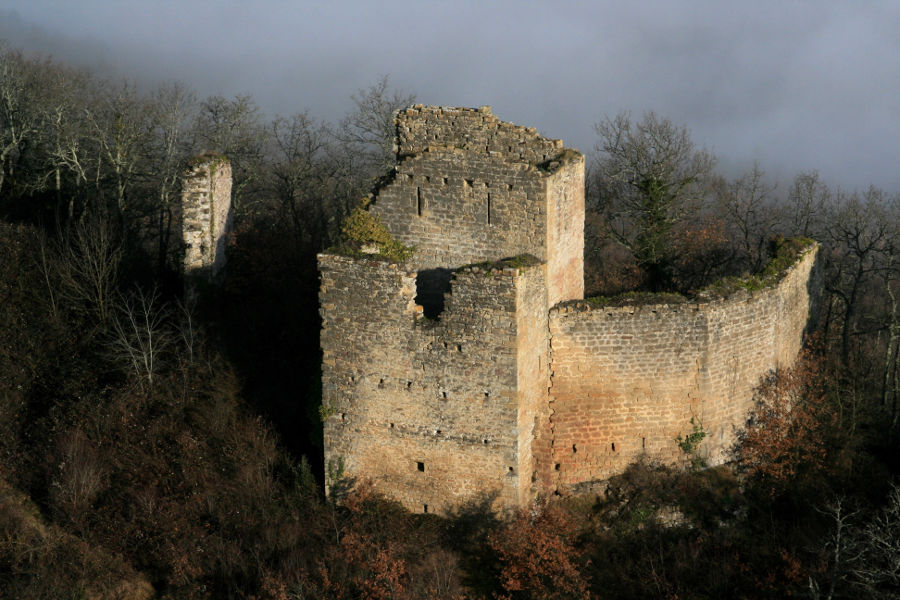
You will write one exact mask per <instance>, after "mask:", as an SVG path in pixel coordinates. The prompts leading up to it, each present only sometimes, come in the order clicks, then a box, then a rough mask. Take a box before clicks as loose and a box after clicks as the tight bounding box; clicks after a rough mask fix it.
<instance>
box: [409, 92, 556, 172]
mask: <svg viewBox="0 0 900 600" xmlns="http://www.w3.org/2000/svg"><path fill="white" fill-rule="evenodd" d="M396 124H397V129H396V131H397V137H396V146H397V154H398V156H400V157H402V156H403V155H406V154H418V153H420V152H424V151H425V150H426V149H427V148H429V147H433V146H444V147H448V148H458V149H460V150H464V151H466V152H467V153H472V154H487V155H490V156H493V157H497V158H501V159H503V160H506V161H507V162H521V163H525V164H531V165H538V164H540V163H543V162H545V161H548V160H551V159H553V158H555V157H556V156H558V155H559V154H560V153H561V152H563V151H564V148H563V143H562V140H554V139H547V138H543V137H541V136H540V135H539V134H538V132H537V130H536V129H535V128H534V127H522V126H519V125H514V124H513V123H506V122H504V121H501V120H500V119H498V118H497V117H495V116H494V115H493V113H491V107H490V106H482V107H481V108H459V107H450V106H421V105H418V106H412V107H410V108H407V109H405V110H401V111H399V112H398V114H397V120H396Z"/></svg>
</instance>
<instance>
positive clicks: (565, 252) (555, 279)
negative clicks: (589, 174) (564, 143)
mask: <svg viewBox="0 0 900 600" xmlns="http://www.w3.org/2000/svg"><path fill="white" fill-rule="evenodd" d="M547 202H548V207H547V240H546V245H547V251H546V261H547V273H548V279H549V280H548V282H547V295H548V297H547V301H548V306H553V305H555V304H557V303H558V302H561V301H563V300H575V299H580V298H584V156H582V155H580V154H578V155H574V156H570V157H568V160H566V161H565V162H563V163H562V164H561V165H560V166H559V167H558V168H557V170H555V171H554V172H553V174H552V175H551V176H550V177H548V179H547Z"/></svg>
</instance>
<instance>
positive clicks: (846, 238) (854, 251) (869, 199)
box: [826, 187, 890, 365]
mask: <svg viewBox="0 0 900 600" xmlns="http://www.w3.org/2000/svg"><path fill="white" fill-rule="evenodd" d="M885 200H886V199H885V195H884V192H882V191H881V190H879V189H877V188H874V187H871V188H869V189H868V190H867V191H866V192H865V194H863V195H860V194H857V193H853V194H846V193H841V192H838V193H837V194H836V195H835V198H834V201H833V203H832V204H831V206H830V207H829V209H828V213H827V223H826V235H827V241H828V244H829V252H828V254H829V265H828V274H827V277H826V288H827V291H828V292H829V293H830V294H832V295H833V296H835V297H837V298H838V299H839V300H840V303H841V305H842V306H843V315H842V316H843V319H842V321H843V322H842V325H841V353H840V355H841V359H842V361H843V363H844V364H845V365H847V364H849V360H850V350H851V340H852V339H853V338H854V336H855V335H856V333H857V321H858V318H859V311H860V301H861V298H862V294H863V292H864V290H865V289H866V286H867V285H868V284H869V283H870V279H871V276H872V275H873V274H874V273H875V272H876V271H877V269H878V264H877V260H876V259H877V258H878V255H879V253H880V252H882V251H883V249H884V245H885V243H886V242H887V240H888V236H889V233H890V222H889V219H888V218H887V214H886V211H885V207H886V202H885Z"/></svg>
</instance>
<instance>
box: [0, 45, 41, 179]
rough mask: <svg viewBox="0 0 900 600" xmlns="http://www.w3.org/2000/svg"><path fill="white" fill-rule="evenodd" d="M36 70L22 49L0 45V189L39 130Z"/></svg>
mask: <svg viewBox="0 0 900 600" xmlns="http://www.w3.org/2000/svg"><path fill="white" fill-rule="evenodd" d="M35 70H36V68H35V65H34V63H32V62H31V61H28V60H26V59H25V58H24V57H23V56H22V53H21V52H17V51H12V50H8V49H6V48H5V47H3V46H0V191H2V190H3V186H4V185H5V184H6V183H7V181H8V179H9V178H10V177H11V176H13V175H14V174H15V172H16V169H17V168H18V166H19V164H20V162H21V160H22V156H23V153H24V152H25V150H26V148H27V145H28V143H29V141H33V140H34V139H35V138H36V137H37V136H38V135H39V133H40V124H41V123H40V111H39V108H38V102H39V100H40V90H39V89H37V86H36V81H35Z"/></svg>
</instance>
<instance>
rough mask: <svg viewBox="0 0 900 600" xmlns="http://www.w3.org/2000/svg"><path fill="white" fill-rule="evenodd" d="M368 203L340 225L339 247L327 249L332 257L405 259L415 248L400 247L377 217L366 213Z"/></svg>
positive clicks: (407, 258) (410, 255)
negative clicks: (335, 255)
mask: <svg viewBox="0 0 900 600" xmlns="http://www.w3.org/2000/svg"><path fill="white" fill-rule="evenodd" d="M369 204H370V200H369V199H368V198H366V199H364V200H363V201H362V202H361V203H360V205H359V206H357V207H356V208H355V209H354V210H353V212H352V213H350V215H348V216H347V218H346V219H345V220H344V224H343V225H342V226H341V233H342V234H343V239H342V240H341V244H340V245H338V246H336V247H334V248H330V249H329V251H331V252H333V253H335V254H344V255H346V256H354V257H368V258H386V259H389V260H394V261H397V262H403V261H406V260H409V258H411V257H412V255H413V253H415V248H413V247H411V246H404V245H403V244H401V243H400V242H398V241H397V240H396V239H394V237H393V236H392V235H391V234H390V233H388V230H387V228H386V227H385V226H384V224H383V223H382V222H381V219H379V218H378V215H375V214H372V213H371V212H369V210H368V207H369Z"/></svg>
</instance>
